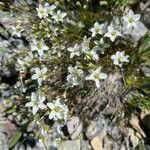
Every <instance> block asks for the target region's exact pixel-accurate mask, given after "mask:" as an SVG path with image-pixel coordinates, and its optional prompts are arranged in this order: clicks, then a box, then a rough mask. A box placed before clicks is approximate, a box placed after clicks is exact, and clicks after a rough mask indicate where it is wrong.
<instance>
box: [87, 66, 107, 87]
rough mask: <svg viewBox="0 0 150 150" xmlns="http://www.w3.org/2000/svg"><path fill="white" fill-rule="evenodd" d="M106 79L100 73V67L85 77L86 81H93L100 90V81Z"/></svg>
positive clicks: (105, 75)
mask: <svg viewBox="0 0 150 150" xmlns="http://www.w3.org/2000/svg"><path fill="white" fill-rule="evenodd" d="M106 78H107V74H106V73H103V72H101V67H99V68H97V69H96V70H92V72H91V74H89V75H87V76H86V80H93V81H95V83H96V87H97V88H100V80H101V79H106Z"/></svg>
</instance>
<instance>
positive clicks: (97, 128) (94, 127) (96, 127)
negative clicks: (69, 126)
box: [86, 119, 107, 140]
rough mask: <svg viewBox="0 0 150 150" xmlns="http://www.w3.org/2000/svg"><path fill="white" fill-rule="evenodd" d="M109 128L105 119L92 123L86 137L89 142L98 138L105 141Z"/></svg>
mask: <svg viewBox="0 0 150 150" xmlns="http://www.w3.org/2000/svg"><path fill="white" fill-rule="evenodd" d="M106 130H107V126H106V123H105V120H104V119H100V120H98V121H91V123H90V125H89V126H88V128H87V132H86V136H87V138H88V139H89V140H91V139H93V138H94V137H96V136H99V138H101V139H103V137H104V136H105V135H106Z"/></svg>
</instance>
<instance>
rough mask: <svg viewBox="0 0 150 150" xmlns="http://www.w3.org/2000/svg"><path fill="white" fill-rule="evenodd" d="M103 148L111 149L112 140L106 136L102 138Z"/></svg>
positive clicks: (105, 149)
mask: <svg viewBox="0 0 150 150" xmlns="http://www.w3.org/2000/svg"><path fill="white" fill-rule="evenodd" d="M103 145H104V150H112V145H113V142H112V141H111V140H109V139H108V137H106V138H104V140H103Z"/></svg>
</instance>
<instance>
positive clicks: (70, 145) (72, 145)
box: [58, 140, 81, 150]
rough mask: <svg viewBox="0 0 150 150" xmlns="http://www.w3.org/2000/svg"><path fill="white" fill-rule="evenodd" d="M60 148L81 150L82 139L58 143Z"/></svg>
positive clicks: (61, 149) (59, 149)
mask: <svg viewBox="0 0 150 150" xmlns="http://www.w3.org/2000/svg"><path fill="white" fill-rule="evenodd" d="M58 150H81V149H80V140H73V141H64V142H62V143H60V144H59V145H58Z"/></svg>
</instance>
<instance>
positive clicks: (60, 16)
mask: <svg viewBox="0 0 150 150" xmlns="http://www.w3.org/2000/svg"><path fill="white" fill-rule="evenodd" d="M66 16H67V14H66V13H65V12H62V11H60V10H58V11H57V12H56V14H54V15H53V16H52V18H53V19H54V20H55V21H56V22H63V21H64V18H65V17H66Z"/></svg>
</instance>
